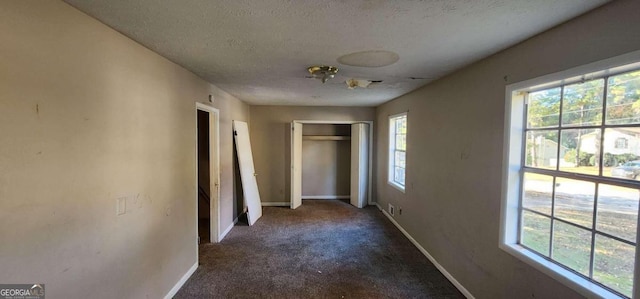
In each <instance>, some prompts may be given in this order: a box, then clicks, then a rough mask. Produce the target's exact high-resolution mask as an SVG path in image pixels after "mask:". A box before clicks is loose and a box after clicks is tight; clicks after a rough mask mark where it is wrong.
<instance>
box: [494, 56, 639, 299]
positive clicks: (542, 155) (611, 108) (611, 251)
mask: <svg viewBox="0 0 640 299" xmlns="http://www.w3.org/2000/svg"><path fill="white" fill-rule="evenodd" d="M638 56H639V57H640V53H639V54H638ZM639 69H640V63H636V64H632V65H625V66H623V67H618V68H611V69H606V70H601V71H600V72H594V73H590V74H584V73H583V74H572V73H571V71H569V72H567V74H572V75H573V76H571V77H569V76H567V77H558V78H555V79H554V80H550V81H548V82H545V81H542V80H541V79H536V80H533V81H535V82H531V83H529V82H523V83H521V84H516V85H514V86H510V87H508V89H507V91H508V95H509V97H510V98H509V99H507V101H508V103H507V107H508V108H509V110H508V111H510V112H511V113H510V115H509V117H508V118H509V119H508V120H507V123H508V125H509V127H508V128H507V130H508V135H509V141H508V150H507V154H506V155H507V156H506V157H505V161H507V164H508V165H507V166H506V169H505V180H506V181H505V182H504V183H505V185H504V186H505V188H504V191H505V192H504V195H503V211H502V212H503V215H502V217H503V218H502V220H501V242H500V247H501V248H503V249H504V250H506V251H507V252H509V253H511V254H513V255H514V256H516V257H518V258H520V259H522V260H524V261H525V262H527V263H529V264H531V265H533V266H535V267H536V268H538V269H540V270H542V271H543V272H545V273H547V274H549V275H551V276H552V277H555V278H556V279H558V280H560V281H563V282H565V283H566V284H568V285H570V286H572V287H573V288H574V289H576V290H579V291H581V292H582V293H583V294H585V295H587V296H594V295H596V296H601V297H618V298H625V297H626V298H631V297H632V296H634V293H633V292H634V287H635V288H638V287H640V286H634V282H635V281H637V280H638V277H635V275H636V272H640V271H637V267H638V258H637V256H638V253H637V242H638V226H637V225H638V209H639V201H640V191H639V190H640V181H638V180H640V161H638V160H640V109H639V108H640V70H639ZM594 71H596V70H594ZM575 75H579V76H575ZM556 76H558V75H556ZM587 78H588V79H587ZM527 84H531V85H529V86H527ZM634 277H635V278H634ZM636 292H637V291H636ZM636 296H637V294H636Z"/></svg>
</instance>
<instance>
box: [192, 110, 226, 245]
mask: <svg viewBox="0 0 640 299" xmlns="http://www.w3.org/2000/svg"><path fill="white" fill-rule="evenodd" d="M219 117H220V113H219V110H218V109H215V108H213V107H210V106H207V105H205V104H201V103H196V141H197V142H196V185H197V189H198V192H197V198H196V202H197V204H196V207H197V210H196V213H197V214H196V216H197V217H196V219H197V221H196V228H197V232H198V243H199V244H200V243H217V242H219V239H220V238H219V236H220V231H219V228H220V208H219V206H220V171H219V169H220V168H219V167H220V155H219V152H220V142H219V138H218V136H219Z"/></svg>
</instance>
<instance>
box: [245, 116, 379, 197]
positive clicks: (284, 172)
mask: <svg viewBox="0 0 640 299" xmlns="http://www.w3.org/2000/svg"><path fill="white" fill-rule="evenodd" d="M374 117H375V109H374V108H370V107H298V106H251V126H250V135H251V147H252V148H253V149H252V150H253V155H254V157H253V158H254V164H255V168H256V173H257V174H258V176H257V179H258V189H259V191H260V197H261V199H262V201H264V202H289V198H290V195H289V194H290V186H291V184H290V182H291V178H290V177H291V176H290V175H291V122H292V121H293V120H330V121H355V120H359V121H370V120H373V119H374ZM374 126H375V124H374Z"/></svg>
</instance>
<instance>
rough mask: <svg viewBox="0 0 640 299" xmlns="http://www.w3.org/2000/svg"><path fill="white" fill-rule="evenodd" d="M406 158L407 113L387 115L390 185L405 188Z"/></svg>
mask: <svg viewBox="0 0 640 299" xmlns="http://www.w3.org/2000/svg"><path fill="white" fill-rule="evenodd" d="M406 160H407V113H401V114H396V115H392V116H390V117H389V174H388V175H389V176H388V182H389V184H390V185H391V186H393V187H395V188H397V189H399V190H400V191H403V192H404V190H405V174H406V165H407V164H406Z"/></svg>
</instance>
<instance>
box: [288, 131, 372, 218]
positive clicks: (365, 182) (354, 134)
mask: <svg viewBox="0 0 640 299" xmlns="http://www.w3.org/2000/svg"><path fill="white" fill-rule="evenodd" d="M319 124H322V125H331V126H332V127H334V128H335V129H337V128H340V126H343V125H347V128H349V129H350V130H348V131H346V130H343V131H346V132H348V133H347V134H345V133H344V132H343V133H340V132H339V131H340V130H339V129H338V130H335V129H334V130H335V132H334V133H333V134H329V135H327V134H326V133H322V134H321V135H315V134H311V135H304V134H303V132H304V126H305V125H307V126H314V125H319ZM331 126H330V127H331ZM291 130H292V131H291V208H292V209H296V208H298V207H299V206H300V205H301V204H302V198H303V197H304V196H303V190H302V180H303V157H304V156H305V153H303V148H304V145H303V140H307V141H314V142H315V141H321V142H322V143H324V142H328V141H331V142H338V143H342V144H336V145H337V146H338V147H340V146H342V147H344V146H345V145H346V146H347V147H349V146H350V180H349V185H350V187H349V188H348V190H349V191H350V192H349V196H348V198H349V199H350V203H351V204H352V205H354V206H356V207H359V208H362V207H364V206H366V205H367V204H372V200H371V171H370V170H371V163H372V155H371V154H370V152H371V148H372V146H373V144H372V140H373V138H372V134H373V122H372V121H311V120H294V121H293V122H292V123H291ZM307 131H308V130H307ZM345 141H346V142H347V143H344V142H345ZM307 148H308V147H307ZM307 164H308V163H307ZM345 180H346V179H345ZM316 182H317V181H316ZM314 197H315V196H311V197H309V196H306V198H314ZM320 197H322V198H329V196H320ZM320 197H317V198H320ZM334 197H335V198H342V197H345V196H339V195H338V196H334Z"/></svg>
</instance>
